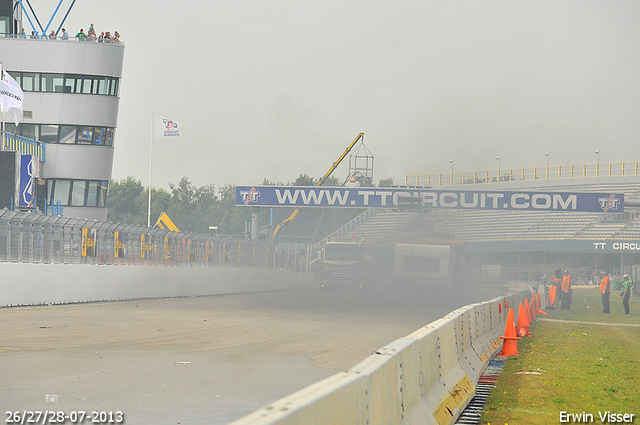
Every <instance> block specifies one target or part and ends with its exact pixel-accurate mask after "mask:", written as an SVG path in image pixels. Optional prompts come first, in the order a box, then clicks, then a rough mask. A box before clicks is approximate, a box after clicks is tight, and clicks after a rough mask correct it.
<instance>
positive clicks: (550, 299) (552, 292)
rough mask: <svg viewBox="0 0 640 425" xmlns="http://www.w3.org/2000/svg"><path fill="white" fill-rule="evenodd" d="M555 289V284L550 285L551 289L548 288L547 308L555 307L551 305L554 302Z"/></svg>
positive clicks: (556, 289)
mask: <svg viewBox="0 0 640 425" xmlns="http://www.w3.org/2000/svg"><path fill="white" fill-rule="evenodd" d="M557 291H558V288H557V287H556V285H553V286H551V289H549V308H550V309H552V308H555V307H554V306H553V303H555V302H556V295H557Z"/></svg>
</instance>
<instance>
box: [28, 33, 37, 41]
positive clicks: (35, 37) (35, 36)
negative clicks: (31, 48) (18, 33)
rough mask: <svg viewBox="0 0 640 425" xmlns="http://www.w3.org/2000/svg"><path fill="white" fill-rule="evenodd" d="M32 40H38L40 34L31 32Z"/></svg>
mask: <svg viewBox="0 0 640 425" xmlns="http://www.w3.org/2000/svg"><path fill="white" fill-rule="evenodd" d="M30 38H31V39H32V40H36V39H37V38H38V33H36V32H35V31H31V37H30Z"/></svg>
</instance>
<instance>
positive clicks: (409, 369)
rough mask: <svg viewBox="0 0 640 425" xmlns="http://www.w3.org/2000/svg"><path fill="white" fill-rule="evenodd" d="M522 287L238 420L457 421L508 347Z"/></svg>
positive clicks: (433, 424)
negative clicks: (511, 313) (508, 328)
mask: <svg viewBox="0 0 640 425" xmlns="http://www.w3.org/2000/svg"><path fill="white" fill-rule="evenodd" d="M521 299H524V296H523V295H522V294H513V295H509V296H507V297H499V298H496V299H494V300H491V301H487V302H484V303H479V304H471V305H468V306H465V307H462V308H460V309H458V310H455V311H453V312H451V313H450V314H448V315H447V316H445V317H444V318H442V319H440V320H436V321H435V322H432V323H430V324H428V325H426V326H424V327H423V328H420V329H418V330H417V331H415V332H413V333H411V334H410V335H408V336H406V337H404V338H400V339H398V340H396V341H394V342H392V343H391V344H389V345H387V346H385V347H383V348H381V349H380V350H379V351H377V352H376V353H375V354H373V355H371V356H369V357H368V358H367V359H365V360H364V361H363V362H361V363H359V364H358V365H356V366H354V367H353V368H351V369H350V370H349V371H347V372H343V373H340V374H337V375H334V376H333V377H331V378H328V379H325V380H323V381H321V382H319V383H317V384H315V385H312V386H310V387H308V388H305V389H303V390H301V391H299V392H297V393H295V394H292V395H290V396H288V397H285V398H283V399H281V400H278V401H276V402H275V403H273V404H271V405H269V406H266V407H264V408H262V409H260V410H258V411H256V412H254V413H252V414H250V415H248V416H245V417H244V418H242V419H240V420H238V421H236V422H233V425H249V424H252V425H267V424H273V425H275V424H287V425H306V424H345V425H346V424H350V425H360V424H361V425H377V424H381V425H382V424H385V425H388V424H397V425H400V424H406V425H409V424H411V425H445V424H452V423H453V422H454V421H455V420H456V418H457V417H458V416H459V415H460V413H461V412H462V410H463V409H464V408H465V407H466V405H467V404H468V403H469V401H470V400H471V399H472V398H473V396H474V394H475V383H476V382H477V380H478V378H479V377H480V376H481V374H482V372H483V371H484V369H485V368H486V366H487V365H488V364H489V361H490V360H491V359H492V358H493V356H494V355H495V354H497V353H498V352H499V351H500V349H501V348H502V342H501V340H500V339H499V336H501V335H503V334H504V328H505V324H506V319H507V311H508V309H507V308H506V307H505V300H506V302H507V303H508V305H509V308H513V305H515V303H517V302H518V303H519V300H521Z"/></svg>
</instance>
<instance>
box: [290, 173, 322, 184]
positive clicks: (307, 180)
mask: <svg viewBox="0 0 640 425" xmlns="http://www.w3.org/2000/svg"><path fill="white" fill-rule="evenodd" d="M315 185H316V180H315V179H314V178H313V177H310V176H309V174H307V173H304V174H300V175H299V176H298V178H297V179H296V181H294V182H293V185H292V186H315Z"/></svg>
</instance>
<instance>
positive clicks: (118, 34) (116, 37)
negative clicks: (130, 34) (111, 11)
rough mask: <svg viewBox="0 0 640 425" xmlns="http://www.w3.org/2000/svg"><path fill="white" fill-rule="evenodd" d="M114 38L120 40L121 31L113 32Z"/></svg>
mask: <svg viewBox="0 0 640 425" xmlns="http://www.w3.org/2000/svg"><path fill="white" fill-rule="evenodd" d="M113 39H114V40H115V41H120V33H119V32H118V31H116V32H114V33H113Z"/></svg>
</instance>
